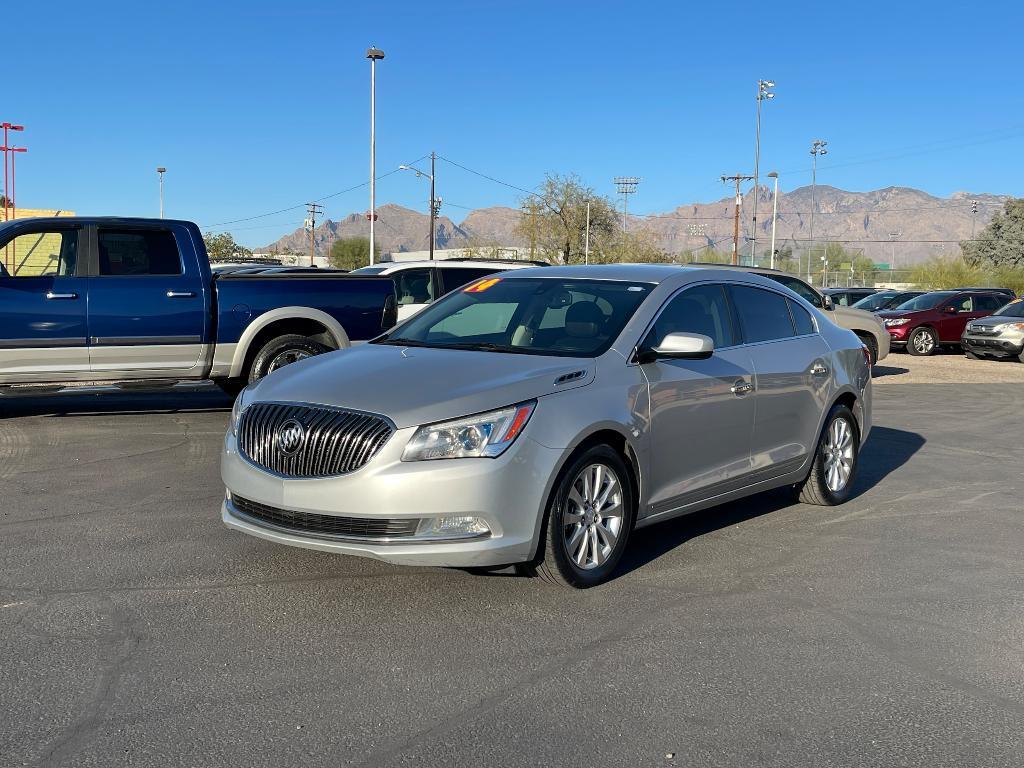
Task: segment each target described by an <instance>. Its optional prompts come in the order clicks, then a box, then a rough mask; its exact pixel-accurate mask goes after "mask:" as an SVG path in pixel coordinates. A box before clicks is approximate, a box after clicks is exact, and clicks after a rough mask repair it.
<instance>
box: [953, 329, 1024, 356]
mask: <svg viewBox="0 0 1024 768" xmlns="http://www.w3.org/2000/svg"><path fill="white" fill-rule="evenodd" d="M960 344H961V345H962V346H963V348H964V349H966V350H967V351H969V352H973V353H975V354H978V355H992V356H993V357H1018V356H1020V355H1021V353H1022V352H1024V339H1007V338H1001V337H999V336H974V335H972V334H969V333H965V334H964V335H963V336H962V337H961V338H960Z"/></svg>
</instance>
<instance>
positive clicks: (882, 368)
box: [871, 365, 910, 379]
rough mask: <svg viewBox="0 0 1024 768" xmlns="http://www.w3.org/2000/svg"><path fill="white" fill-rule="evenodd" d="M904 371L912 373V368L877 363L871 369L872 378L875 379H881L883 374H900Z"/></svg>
mask: <svg viewBox="0 0 1024 768" xmlns="http://www.w3.org/2000/svg"><path fill="white" fill-rule="evenodd" d="M904 373H910V369H909V368H898V367H896V366H895V365H876V366H875V367H874V368H872V369H871V375H872V378H875V379H880V378H882V377H883V376H899V375H900V374H904Z"/></svg>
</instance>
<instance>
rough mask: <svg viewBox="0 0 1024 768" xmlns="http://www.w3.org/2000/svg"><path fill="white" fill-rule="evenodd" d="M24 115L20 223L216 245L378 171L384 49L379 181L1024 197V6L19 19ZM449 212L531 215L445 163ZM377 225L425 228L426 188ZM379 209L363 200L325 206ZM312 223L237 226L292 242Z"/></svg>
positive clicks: (634, 206) (349, 198) (350, 6)
mask: <svg viewBox="0 0 1024 768" xmlns="http://www.w3.org/2000/svg"><path fill="white" fill-rule="evenodd" d="M5 17H6V21H5V23H4V26H5V27H6V28H8V29H10V30H12V31H13V32H14V34H13V35H10V36H8V35H5V49H6V50H5V54H6V55H5V58H6V61H7V64H6V66H5V71H6V72H7V73H8V75H9V79H8V80H7V81H6V82H4V83H3V84H2V85H0V120H11V121H14V122H20V123H24V124H25V125H26V126H27V130H26V132H25V133H24V134H23V135H21V136H19V137H18V139H17V141H18V143H20V144H24V145H26V146H28V147H29V153H28V154H25V155H20V156H19V158H18V189H17V192H18V198H19V205H21V206H25V207H60V208H68V209H73V210H76V211H78V212H79V213H90V214H124V215H156V213H157V179H156V173H155V171H154V168H155V167H156V166H157V165H164V166H167V167H168V169H169V171H168V174H167V177H166V207H167V215H168V216H174V217H180V218H187V219H192V220H194V221H196V222H198V223H199V224H200V225H203V226H204V227H208V226H210V225H214V224H219V223H220V222H226V221H231V220H235V219H242V218H247V217H251V216H254V215H257V214H262V213H266V212H270V211H275V210H278V209H282V208H287V207H289V206H293V205H297V204H301V203H303V202H305V201H307V200H310V199H313V198H319V197H322V196H325V195H328V194H331V193H334V192H338V191H340V190H343V189H346V188H349V187H352V186H354V185H357V184H361V183H362V182H364V181H365V180H366V179H367V177H368V174H369V167H368V166H369V150H368V142H369V127H368V123H369V63H368V62H367V61H366V59H365V58H364V55H365V50H366V48H367V46H368V45H370V44H373V45H376V46H378V47H380V48H383V49H384V50H385V52H386V54H387V58H386V59H385V60H384V61H383V62H382V63H381V64H380V65H379V68H378V111H377V119H378V138H377V168H378V173H385V172H387V171H389V170H392V169H394V168H395V167H396V166H398V165H399V164H400V163H407V162H409V161H412V160H415V159H416V158H419V157H422V156H423V155H426V154H428V153H429V152H430V151H431V149H435V150H436V151H437V152H438V153H439V154H440V155H442V156H444V157H448V158H451V159H452V160H454V161H456V162H458V163H460V164H462V165H465V166H467V167H470V168H473V169H475V170H478V171H481V172H483V173H485V174H487V175H490V176H493V177H495V178H498V179H502V180H504V181H507V182H509V183H511V184H513V185H516V186H521V187H527V188H532V187H533V186H535V185H536V184H537V183H538V182H539V181H540V180H541V179H542V178H543V175H544V173H545V172H547V171H553V172H559V173H577V174H579V175H580V176H581V177H582V179H583V180H584V181H585V182H586V183H588V184H590V185H591V186H593V187H595V188H596V189H597V190H598V191H600V192H604V193H608V194H611V193H613V192H614V187H613V185H612V183H611V179H612V177H613V176H616V175H636V176H640V177H642V178H643V182H642V184H641V185H640V190H639V193H638V194H637V195H636V197H635V198H634V199H633V200H631V203H630V209H631V211H633V210H635V211H636V212H638V213H640V212H658V211H666V210H670V209H672V208H674V207H675V206H676V205H679V204H683V203H687V202H692V201H696V200H699V201H708V200H715V199H720V198H721V197H724V196H725V194H726V191H725V190H724V188H723V186H722V184H721V183H720V182H719V180H718V179H719V176H720V175H722V174H723V173H735V172H737V171H741V172H743V173H750V172H752V169H753V154H754V110H755V100H754V91H755V87H756V82H757V79H758V78H759V77H764V78H770V79H773V80H775V81H776V83H777V86H776V89H775V90H776V93H777V96H776V98H775V100H774V101H773V102H771V103H768V104H767V105H766V107H765V110H764V115H763V118H764V120H763V128H762V152H761V173H762V174H765V173H767V172H768V171H769V170H772V169H776V170H778V171H779V172H780V174H781V179H780V185H781V187H782V188H783V189H786V188H790V189H792V188H794V187H797V186H801V185H804V184H807V183H809V182H810V171H809V167H810V155H809V154H808V150H809V147H810V143H811V141H812V140H813V139H815V138H823V139H826V140H827V141H828V142H829V149H830V150H831V154H830V155H828V156H827V157H826V158H824V159H823V161H822V162H821V163H820V164H819V173H818V181H819V183H823V184H832V185H835V186H838V187H842V188H846V189H854V190H867V189H876V188H880V187H885V186H890V185H905V186H915V187H920V188H922V189H925V190H927V191H929V192H931V193H933V194H937V195H943V196H945V195H949V194H950V193H952V192H955V191H958V190H969V191H972V192H994V193H1000V194H1018V195H1019V194H1022V190H1021V176H1022V172H1024V152H1022V151H1021V150H1022V145H1024V98H1022V97H1021V90H1022V88H1024V85H1022V82H1021V79H1020V75H1019V73H1020V71H1021V70H1020V64H1019V50H1020V40H1019V34H1020V29H1021V28H1022V22H1024V10H1021V9H1020V8H1019V7H1018V6H1017V5H1015V4H1014V3H1003V2H990V3H986V4H984V5H971V4H965V3H952V2H945V3H942V2H930V3H919V2H892V0H890V2H887V3H875V2H859V3H843V4H835V3H820V2H819V3H813V4H812V3H785V2H782V3H777V4H775V5H774V6H773V5H772V4H770V3H758V4H747V3H744V2H738V3H737V2H734V3H719V4H711V3H703V4H700V6H699V7H697V4H694V3H688V2H660V3H659V2H642V1H641V0H634V1H633V2H629V3H612V2H600V1H599V0H598V1H596V2H585V3H584V2H571V1H566V2H555V1H553V0H548V2H533V1H530V2H515V3H512V2H504V3H497V2H486V0H478V2H451V1H450V0H449V1H446V2H422V0H421V1H420V2H372V1H367V2H362V3H354V2H333V3H318V2H306V3H302V4H298V3H273V2H262V1H261V0H249V2H245V3H241V2H211V1H210V0H207V1H206V2H203V3H198V2H191V1H190V0H181V1H179V2H175V3H144V2H138V1H136V2H131V3H119V2H118V3H115V2H102V0H100V1H98V2H95V3H80V2H65V1H59V2H51V3H19V4H15V5H13V6H11V7H9V8H7V9H6V10H5ZM437 176H438V193H439V194H440V195H441V197H443V198H444V200H445V203H446V205H445V208H444V213H445V214H447V215H448V216H450V217H451V218H453V219H454V220H455V221H457V222H458V221H461V219H462V218H463V216H464V215H465V213H466V211H465V210H463V209H462V208H459V207H456V206H466V207H470V208H473V207H481V206H487V205H518V201H519V199H520V198H521V196H522V195H521V194H520V193H518V192H516V191H514V190H513V189H510V188H508V187H505V186H501V185H499V184H495V183H494V182H491V181H488V180H486V179H483V178H481V177H479V176H474V175H472V174H470V173H467V172H465V171H463V170H461V169H459V168H457V167H455V166H451V165H448V164H446V163H439V167H438V174H437ZM377 197H378V205H379V204H381V203H384V202H396V203H399V204H402V205H407V206H409V207H414V208H424V209H425V207H426V197H427V188H426V184H425V182H424V181H423V180H422V179H416V178H415V177H413V176H412V174H404V173H396V174H392V175H390V176H388V177H387V178H385V179H383V180H381V181H380V182H378V189H377ZM324 204H325V206H326V209H327V211H326V212H327V215H328V216H330V217H333V218H340V217H342V216H344V215H346V214H348V213H350V212H352V211H365V210H366V209H367V208H368V190H367V188H366V187H365V186H364V187H361V188H358V189H356V190H354V191H352V192H349V193H346V194H342V195H337V196H335V197H332V198H330V199H328V200H325V201H324ZM302 218H303V213H302V211H300V210H291V211H285V212H283V213H280V214H276V215H274V216H267V217H262V218H258V219H253V220H251V221H245V222H239V223H237V224H233V225H230V226H227V227H220V228H221V229H224V228H227V229H231V231H233V232H234V234H235V236H236V237H237V238H238V239H239V240H240V241H242V242H244V243H247V244H250V245H260V244H264V243H268V242H270V241H272V240H274V239H275V238H277V237H278V236H280V235H281V234H284V233H285V232H289V231H291V230H293V229H295V228H296V227H297V226H299V225H300V224H301V220H302Z"/></svg>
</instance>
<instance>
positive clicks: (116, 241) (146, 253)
mask: <svg viewBox="0 0 1024 768" xmlns="http://www.w3.org/2000/svg"><path fill="white" fill-rule="evenodd" d="M97 242H98V245H99V257H100V264H99V273H100V274H101V275H180V274H181V257H180V256H179V255H178V244H177V243H175V242H174V235H173V234H171V233H170V232H169V231H167V230H158V229H153V230H141V229H138V230H131V229H126V230H120V229H103V228H100V230H99V233H98V241H97Z"/></svg>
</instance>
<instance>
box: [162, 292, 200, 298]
mask: <svg viewBox="0 0 1024 768" xmlns="http://www.w3.org/2000/svg"><path fill="white" fill-rule="evenodd" d="M195 297H196V295H195V293H194V292H192V291H168V292H167V298H168V299H194V298H195Z"/></svg>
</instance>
